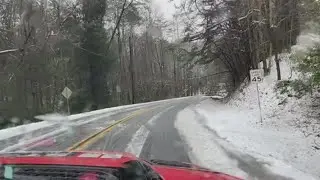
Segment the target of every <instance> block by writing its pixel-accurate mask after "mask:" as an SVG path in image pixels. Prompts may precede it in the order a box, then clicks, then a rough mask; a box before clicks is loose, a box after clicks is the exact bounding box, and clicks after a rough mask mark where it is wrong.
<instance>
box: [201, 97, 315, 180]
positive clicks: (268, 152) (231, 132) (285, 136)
mask: <svg viewBox="0 0 320 180" xmlns="http://www.w3.org/2000/svg"><path fill="white" fill-rule="evenodd" d="M196 111H197V112H198V113H199V115H200V116H203V117H204V119H205V122H204V125H205V126H207V127H208V128H210V129H212V130H213V131H215V132H216V133H217V134H218V136H219V137H220V138H222V139H223V140H224V141H226V142H223V141H220V145H225V146H224V147H226V148H229V149H230V146H231V147H232V146H233V147H232V148H231V150H232V149H233V151H234V150H235V149H236V150H237V151H239V152H240V153H244V154H248V155H250V156H252V157H254V158H257V159H259V161H262V162H264V163H265V164H266V165H265V168H267V169H268V170H270V171H272V172H274V173H276V174H279V175H282V176H286V177H290V178H293V179H297V180H300V179H315V178H314V177H312V175H313V176H320V174H319V172H320V166H319V164H320V163H319V162H320V154H319V153H317V152H316V151H314V150H313V149H312V148H311V146H310V145H311V143H312V141H311V140H307V139H306V138H305V137H304V136H303V134H301V133H300V132H298V131H292V130H291V129H288V128H279V129H274V128H269V127H268V126H263V125H261V124H260V123H257V122H259V121H260V120H259V116H256V115H255V114H254V113H250V111H246V110H244V109H237V108H234V107H232V106H229V105H225V104H219V103H218V102H214V101H212V100H206V101H203V102H202V103H200V104H199V105H198V106H197V107H196ZM239 152H238V153H237V154H239ZM309 174H312V175H309Z"/></svg>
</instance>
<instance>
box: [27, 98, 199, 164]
mask: <svg viewBox="0 0 320 180" xmlns="http://www.w3.org/2000/svg"><path fill="white" fill-rule="evenodd" d="M196 101H198V99H196V98H187V99H183V100H179V101H173V102H169V103H168V102H165V103H159V104H157V105H152V106H147V107H144V108H141V109H140V110H132V111H128V112H124V113H122V112H119V113H117V114H114V115H112V116H106V117H103V118H100V119H98V120H96V121H93V122H90V123H88V124H83V125H79V126H72V127H70V128H68V129H69V130H68V131H66V132H64V133H61V134H59V135H57V136H55V137H52V138H53V139H54V143H52V144H49V145H48V144H47V145H40V146H36V147H33V148H28V149H27V150H30V151H64V150H68V148H70V147H72V146H74V145H75V144H77V143H78V142H80V141H81V140H83V139H86V138H87V137H89V136H90V135H92V134H94V133H96V132H99V131H102V130H103V129H104V128H106V127H108V126H110V125H112V124H114V123H115V122H118V121H119V120H121V119H123V118H127V117H130V116H131V115H132V114H133V113H136V112H137V111H143V112H142V113H139V114H138V115H135V116H133V117H132V118H129V119H128V120H127V121H125V122H123V123H119V124H117V125H116V126H114V127H113V128H112V129H110V130H109V131H108V132H107V133H106V134H105V135H104V136H103V137H101V138H97V139H95V140H94V141H89V145H87V146H86V147H82V148H80V149H77V150H97V151H101V150H102V151H119V152H123V151H127V149H128V146H136V144H137V143H138V144H139V146H141V147H140V149H139V148H138V150H135V151H133V152H131V153H133V154H135V155H136V156H139V157H141V158H144V159H161V160H173V161H180V162H190V159H189V157H188V148H189V147H188V146H187V145H186V143H185V142H183V141H182V139H181V138H180V136H179V134H178V131H177V130H176V129H175V127H174V122H175V118H176V115H177V113H178V112H179V111H181V110H183V109H184V108H186V107H187V106H189V105H190V104H192V103H195V102H196ZM142 126H143V127H142ZM141 128H144V129H145V130H144V131H145V132H144V133H143V134H144V135H143V136H144V137H143V138H140V139H139V138H138V140H137V141H134V142H135V143H136V144H132V141H133V138H134V136H135V135H136V134H138V131H141Z"/></svg>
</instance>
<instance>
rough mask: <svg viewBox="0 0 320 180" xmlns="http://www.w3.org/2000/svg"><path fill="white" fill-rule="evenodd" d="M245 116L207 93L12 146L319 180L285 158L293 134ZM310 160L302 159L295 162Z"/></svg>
mask: <svg viewBox="0 0 320 180" xmlns="http://www.w3.org/2000/svg"><path fill="white" fill-rule="evenodd" d="M241 115H242V116H241ZM249 120H250V117H249V116H247V115H246V116H243V113H239V112H234V111H229V109H228V108H227V107H226V106H225V105H223V104H221V103H219V102H218V101H213V100H212V99H210V98H208V97H202V96H197V97H188V98H184V99H173V100H169V101H164V102H157V103H151V104H147V105H145V106H141V107H139V108H135V109H129V110H128V109H127V110H123V111H118V112H115V113H112V114H110V113H105V114H100V115H99V116H96V117H95V118H93V119H92V118H90V117H87V118H82V120H77V121H76V122H75V123H71V124H69V125H68V126H67V127H63V128H64V129H65V130H63V131H61V133H56V134H55V135H53V136H48V137H47V138H46V139H45V140H42V141H39V142H36V143H32V144H28V145H25V146H22V148H20V149H17V150H28V151H66V150H67V151H69V150H80V151H81V150H96V151H121V152H123V151H125V152H130V153H132V154H135V155H136V156H138V157H141V158H143V159H160V160H169V161H179V162H191V163H194V164H197V165H200V166H203V167H207V168H209V169H212V170H214V171H218V172H224V173H227V174H231V175H235V176H238V177H242V178H244V179H259V180H260V179H261V180H269V179H277V180H291V179H297V180H299V179H310V180H313V179H318V178H314V177H316V176H317V173H314V172H317V171H316V169H315V168H313V169H315V170H314V171H313V170H312V169H311V168H309V169H310V171H307V170H308V169H307V168H303V166H299V165H297V164H296V163H295V162H290V161H288V159H285V156H286V155H288V154H289V153H288V152H289V151H291V150H292V154H293V155H296V153H295V152H297V151H296V150H297V149H295V147H301V144H300V143H299V142H298V141H297V140H291V139H292V138H293V137H292V133H286V132H282V133H279V132H276V133H273V132H270V130H266V129H263V127H262V126H259V125H255V124H250V123H248V121H249ZM256 132H257V133H256ZM251 134H252V135H251ZM282 137H283V138H282ZM280 140H281V141H280ZM301 142H303V141H301ZM297 143H298V145H297ZM264 144H266V146H263V145H264ZM258 147H262V149H261V148H260V149H259V148H258ZM252 148H253V149H252ZM254 148H255V149H257V150H256V151H255V150H254ZM265 149H267V150H265ZM281 149H288V151H287V152H283V153H282V151H280V150H281ZM300 149H301V148H300ZM264 150H265V151H266V152H265V151H264ZM278 152H279V153H278ZM313 158H314V159H315V160H317V159H319V156H313ZM295 159H297V158H295ZM300 162H301V163H300ZM309 162H311V160H310V159H306V160H304V161H303V159H301V161H299V164H308V163H309ZM309 173H310V174H313V175H315V176H312V175H309Z"/></svg>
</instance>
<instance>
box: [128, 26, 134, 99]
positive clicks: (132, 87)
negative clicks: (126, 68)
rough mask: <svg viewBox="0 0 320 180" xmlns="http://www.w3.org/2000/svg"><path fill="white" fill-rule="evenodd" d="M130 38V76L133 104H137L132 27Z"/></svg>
mask: <svg viewBox="0 0 320 180" xmlns="http://www.w3.org/2000/svg"><path fill="white" fill-rule="evenodd" d="M130 31H131V32H130V36H129V53H130V55H129V56H130V57H129V58H130V76H131V103H132V104H134V103H135V86H134V85H135V79H134V67H133V42H132V38H133V27H132V26H131V30H130Z"/></svg>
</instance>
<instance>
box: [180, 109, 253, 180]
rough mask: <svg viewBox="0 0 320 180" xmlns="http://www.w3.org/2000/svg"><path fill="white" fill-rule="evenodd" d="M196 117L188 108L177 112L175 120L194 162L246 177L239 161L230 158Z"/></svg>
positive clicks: (215, 169)
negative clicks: (239, 166)
mask: <svg viewBox="0 0 320 180" xmlns="http://www.w3.org/2000/svg"><path fill="white" fill-rule="evenodd" d="M196 118H197V117H196V113H195V112H194V111H193V110H192V109H190V108H186V109H184V110H183V111H181V112H179V113H178V114H177V119H176V121H175V128H177V130H178V132H179V134H180V136H181V137H182V138H183V139H184V141H186V143H187V144H188V145H189V147H190V150H189V151H188V153H189V157H190V159H191V161H192V163H195V164H197V165H200V166H203V167H206V168H209V169H212V170H214V171H218V172H224V173H227V174H230V175H234V176H237V177H242V178H246V177H247V175H246V173H244V172H243V171H242V170H240V169H239V168H238V167H237V166H238V164H237V162H236V161H235V160H232V159H230V158H228V156H227V154H226V153H225V152H224V150H223V149H222V148H221V147H220V146H219V145H218V144H217V143H216V142H215V141H216V140H215V139H216V138H215V136H214V135H213V134H212V133H210V132H209V131H208V130H207V129H205V128H203V127H202V125H201V124H199V122H197V121H196Z"/></svg>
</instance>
